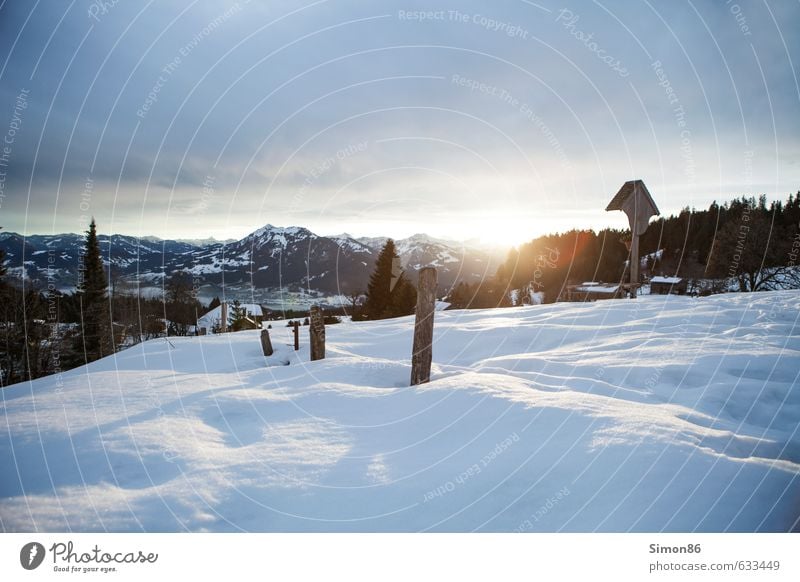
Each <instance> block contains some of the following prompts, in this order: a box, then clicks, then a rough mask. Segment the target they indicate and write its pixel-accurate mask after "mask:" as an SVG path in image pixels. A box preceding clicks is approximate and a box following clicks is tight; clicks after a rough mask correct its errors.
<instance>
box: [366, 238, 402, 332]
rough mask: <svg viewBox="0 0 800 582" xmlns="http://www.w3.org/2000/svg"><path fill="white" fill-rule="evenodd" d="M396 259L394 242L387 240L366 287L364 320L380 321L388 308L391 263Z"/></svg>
mask: <svg viewBox="0 0 800 582" xmlns="http://www.w3.org/2000/svg"><path fill="white" fill-rule="evenodd" d="M396 258H397V251H396V249H395V246H394V241H393V240H392V239H389V240H387V241H386V244H385V245H383V249H381V252H380V254H379V255H378V260H377V261H376V262H375V270H374V271H373V272H372V275H371V276H370V278H369V285H367V301H366V303H365V305H364V319H381V318H382V317H384V312H385V311H386V308H387V307H388V306H389V296H390V291H389V284H390V283H391V280H392V261H393V260H394V259H396Z"/></svg>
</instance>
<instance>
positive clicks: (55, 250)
mask: <svg viewBox="0 0 800 582" xmlns="http://www.w3.org/2000/svg"><path fill="white" fill-rule="evenodd" d="M99 239H100V246H101V250H102V253H103V258H104V262H105V265H106V268H107V269H109V274H110V278H111V280H112V282H113V284H114V285H120V286H128V287H131V288H134V289H135V288H139V289H140V290H144V292H150V293H158V292H159V291H160V289H161V287H162V286H163V282H164V275H165V274H166V275H167V276H169V275H171V274H173V273H177V272H185V273H188V274H190V275H191V276H192V278H193V282H194V284H195V287H196V288H197V289H198V290H199V293H200V296H201V299H203V300H206V299H207V298H208V297H212V296H214V295H222V294H223V289H224V294H225V296H227V297H228V298H240V299H247V300H253V301H262V302H266V303H270V302H275V301H280V302H285V301H286V300H287V299H288V298H290V297H291V300H292V301H300V302H301V303H302V301H303V300H304V299H309V300H311V299H314V298H315V297H320V296H336V295H348V294H350V293H354V292H361V291H363V290H364V289H366V286H367V281H368V280H369V275H370V273H371V272H372V269H373V266H374V263H375V259H376V258H377V255H378V253H379V252H380V249H381V248H382V246H383V244H384V243H385V241H386V239H385V238H353V237H351V236H350V235H348V234H342V235H337V236H329V237H325V236H319V235H316V234H314V233H313V232H311V231H309V230H308V229H306V228H302V227H298V226H292V227H285V228H284V227H278V226H273V225H270V224H268V225H265V226H264V227H262V228H259V229H258V230H256V231H255V232H252V233H251V234H249V235H247V236H246V237H244V238H243V239H241V240H238V241H229V242H220V241H213V240H211V241H180V240H161V239H158V238H155V237H138V238H137V237H131V236H125V235H111V236H105V235H100V237H99ZM396 243H397V248H398V252H399V254H400V257H401V259H402V263H403V266H404V267H405V268H406V270H407V271H408V272H409V276H410V278H411V279H412V281H415V280H416V276H415V275H413V274H412V273H411V272H413V271H416V270H418V269H420V268H421V267H423V266H426V265H432V266H435V267H437V268H438V270H439V286H440V288H441V289H442V290H444V289H446V288H448V287H450V286H451V285H453V284H454V283H455V282H456V281H457V280H468V281H473V280H479V279H480V278H482V277H486V276H489V275H492V274H493V273H494V270H495V269H496V267H497V264H499V257H496V256H493V255H492V254H491V253H489V252H486V251H484V250H480V249H476V248H467V247H465V246H463V245H460V244H459V243H456V242H452V241H443V240H440V239H436V238H433V237H430V236H427V235H424V234H417V235H414V236H411V237H408V238H406V239H400V240H397V241H396ZM83 244H84V238H83V236H82V235H78V234H58V235H32V236H28V237H24V236H22V235H19V234H16V233H13V232H0V248H2V249H3V250H4V251H5V252H6V265H7V267H8V271H9V276H11V277H12V278H14V277H15V278H17V279H18V280H20V281H21V280H22V278H25V279H27V280H28V281H29V282H30V283H32V284H33V285H35V286H38V287H46V286H47V285H48V284H52V285H53V286H54V287H55V288H57V289H60V290H62V291H72V290H74V289H75V286H76V285H77V283H78V268H79V261H80V256H81V253H82V252H83ZM148 290H149V291H148ZM278 298H279V299H278Z"/></svg>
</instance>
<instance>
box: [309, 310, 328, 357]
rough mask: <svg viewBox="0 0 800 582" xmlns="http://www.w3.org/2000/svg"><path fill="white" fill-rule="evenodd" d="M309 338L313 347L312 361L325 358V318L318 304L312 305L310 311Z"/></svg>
mask: <svg viewBox="0 0 800 582" xmlns="http://www.w3.org/2000/svg"><path fill="white" fill-rule="evenodd" d="M308 338H309V345H310V347H311V361H312V362H313V361H315V360H322V359H324V358H325V320H324V319H323V317H322V309H320V308H319V306H318V305H313V306H312V307H311V312H310V313H309V325H308Z"/></svg>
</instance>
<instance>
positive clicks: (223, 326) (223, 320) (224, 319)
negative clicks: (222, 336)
mask: <svg viewBox="0 0 800 582" xmlns="http://www.w3.org/2000/svg"><path fill="white" fill-rule="evenodd" d="M219 312H220V318H219V330H220V333H226V332H227V331H228V302H227V301H223V302H222V305H220V306H219Z"/></svg>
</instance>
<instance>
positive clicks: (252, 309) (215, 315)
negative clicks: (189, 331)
mask: <svg viewBox="0 0 800 582" xmlns="http://www.w3.org/2000/svg"><path fill="white" fill-rule="evenodd" d="M239 307H242V308H244V310H245V312H246V313H247V316H248V317H260V316H263V315H264V314H263V312H262V311H261V306H260V305H257V304H256V303H241V304H240V305H239ZM221 320H222V306H221V305H217V306H216V307H215V308H214V309H212V310H211V311H209V312H208V313H205V314H203V315H201V316H200V317H198V318H197V325H198V326H199V327H205V328H208V329H211V328H212V327H214V326H215V325H218V324H219V322H220V321H221ZM232 323H233V303H228V325H230V324H232Z"/></svg>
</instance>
